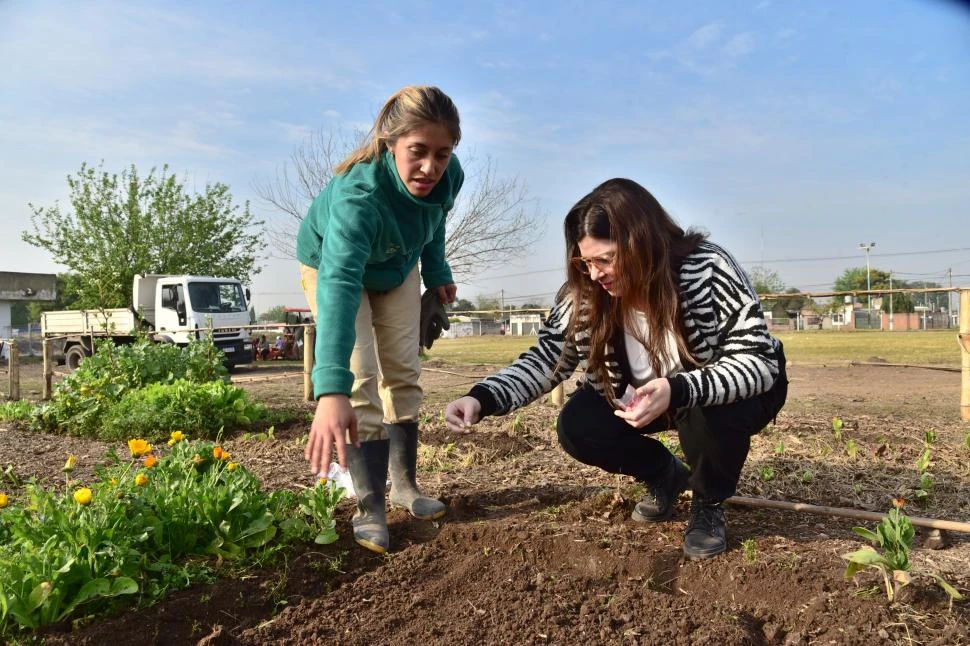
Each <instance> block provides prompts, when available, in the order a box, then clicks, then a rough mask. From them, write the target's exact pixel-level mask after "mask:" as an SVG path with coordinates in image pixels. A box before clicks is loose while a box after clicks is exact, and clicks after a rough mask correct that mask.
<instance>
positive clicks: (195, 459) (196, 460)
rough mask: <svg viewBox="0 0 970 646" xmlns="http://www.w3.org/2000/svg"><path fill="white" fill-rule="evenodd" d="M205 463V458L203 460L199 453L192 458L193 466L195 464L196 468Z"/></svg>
mask: <svg viewBox="0 0 970 646" xmlns="http://www.w3.org/2000/svg"><path fill="white" fill-rule="evenodd" d="M203 462H205V458H203V457H202V456H201V455H199V454H198V453H196V454H195V455H193V456H192V464H194V465H195V466H199V465H200V464H202V463H203Z"/></svg>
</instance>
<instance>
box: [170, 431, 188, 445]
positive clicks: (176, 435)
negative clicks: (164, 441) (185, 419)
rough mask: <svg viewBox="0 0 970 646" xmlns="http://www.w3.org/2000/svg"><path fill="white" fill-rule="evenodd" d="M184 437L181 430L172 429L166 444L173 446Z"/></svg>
mask: <svg viewBox="0 0 970 646" xmlns="http://www.w3.org/2000/svg"><path fill="white" fill-rule="evenodd" d="M184 439H185V433H183V432H182V431H172V434H171V435H170V436H169V438H168V445H169V446H175V445H176V444H178V443H179V442H181V441H182V440H184Z"/></svg>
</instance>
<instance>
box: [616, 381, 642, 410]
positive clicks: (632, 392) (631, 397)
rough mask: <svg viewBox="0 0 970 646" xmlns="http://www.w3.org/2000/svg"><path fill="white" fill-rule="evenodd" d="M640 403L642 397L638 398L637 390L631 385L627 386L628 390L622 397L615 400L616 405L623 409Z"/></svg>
mask: <svg viewBox="0 0 970 646" xmlns="http://www.w3.org/2000/svg"><path fill="white" fill-rule="evenodd" d="M638 401H640V397H638V396H637V390H636V388H634V387H633V386H632V385H630V384H627V385H626V390H625V391H623V396H622V397H620V398H619V399H614V400H613V402H614V403H616V404H618V405H620V406H622V407H623V408H630V407H631V406H633V405H634V404H636V403H637V402H638Z"/></svg>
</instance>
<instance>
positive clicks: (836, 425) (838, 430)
mask: <svg viewBox="0 0 970 646" xmlns="http://www.w3.org/2000/svg"><path fill="white" fill-rule="evenodd" d="M844 426H845V424H844V423H843V421H842V418H841V417H833V418H832V432H833V433H834V434H835V441H836V442H841V441H842V428H843V427H844Z"/></svg>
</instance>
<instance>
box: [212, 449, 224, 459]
mask: <svg viewBox="0 0 970 646" xmlns="http://www.w3.org/2000/svg"><path fill="white" fill-rule="evenodd" d="M212 457H214V458H215V459H216V460H221V459H222V447H221V446H217V447H215V448H214V449H212Z"/></svg>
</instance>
